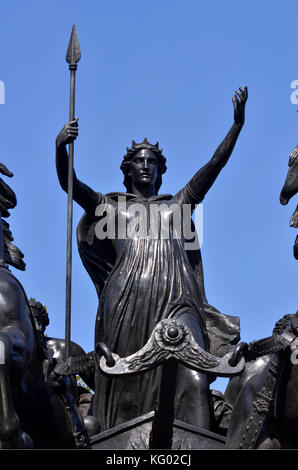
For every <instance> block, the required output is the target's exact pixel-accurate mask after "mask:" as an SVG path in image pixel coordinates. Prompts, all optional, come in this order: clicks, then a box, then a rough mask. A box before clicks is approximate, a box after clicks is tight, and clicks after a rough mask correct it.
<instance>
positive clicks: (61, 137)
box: [56, 119, 99, 216]
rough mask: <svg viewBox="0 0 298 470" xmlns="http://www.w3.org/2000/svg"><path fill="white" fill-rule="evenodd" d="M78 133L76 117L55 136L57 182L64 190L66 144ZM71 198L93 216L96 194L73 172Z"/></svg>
mask: <svg viewBox="0 0 298 470" xmlns="http://www.w3.org/2000/svg"><path fill="white" fill-rule="evenodd" d="M78 133H79V128H78V119H74V120H73V121H70V122H68V123H67V124H65V126H64V127H63V129H62V130H61V131H60V132H59V134H58V136H57V138H56V169H57V174H58V179H59V183H60V185H61V187H62V189H63V190H64V191H66V192H67V188H68V153H67V150H66V145H67V144H69V143H70V142H73V141H74V140H75V139H76V138H77V136H78ZM73 199H74V201H76V202H77V203H78V204H79V205H80V206H81V207H82V208H83V209H84V210H85V211H86V212H87V213H88V214H90V215H91V216H94V214H95V209H96V207H97V205H98V202H99V196H98V194H97V193H96V192H95V191H93V189H91V188H90V187H89V186H87V185H86V184H85V183H82V182H81V181H80V180H78V178H77V177H76V174H75V171H74V172H73Z"/></svg>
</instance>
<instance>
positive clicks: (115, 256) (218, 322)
mask: <svg viewBox="0 0 298 470" xmlns="http://www.w3.org/2000/svg"><path fill="white" fill-rule="evenodd" d="M119 197H121V198H122V199H123V198H125V204H126V208H124V209H123V208H122V207H121V206H120V205H119V204H118V202H119ZM201 199H202V198H201V197H200V195H199V194H198V191H197V188H195V187H194V186H191V184H190V183H188V184H187V185H186V186H185V187H184V188H183V189H182V190H181V191H179V193H177V194H176V195H175V196H171V195H168V194H165V195H156V196H153V197H150V198H149V199H144V198H140V197H138V196H136V195H134V194H129V193H110V194H107V195H103V194H100V193H99V206H100V207H101V211H100V215H98V216H94V217H91V216H90V215H88V214H86V213H85V214H84V215H83V217H82V219H81V221H80V223H79V225H78V228H77V241H78V249H79V253H80V256H81V259H82V262H83V264H84V266H85V268H86V269H87V271H88V273H89V275H90V277H91V279H92V281H93V283H94V285H95V288H96V290H97V294H98V297H99V307H98V312H97V318H96V325H95V343H96V342H98V341H103V342H104V343H106V344H107V346H108V347H109V348H110V350H111V351H112V352H115V353H117V354H118V355H119V356H120V357H125V356H129V355H130V354H133V353H135V352H136V351H138V350H139V349H141V348H142V347H143V346H144V345H145V343H146V342H147V341H148V339H149V337H150V335H151V333H152V330H153V328H154V327H155V325H156V324H157V323H158V322H159V321H160V320H162V319H165V318H173V319H177V320H179V319H180V321H182V322H183V323H185V324H186V325H187V326H188V327H190V328H191V330H192V333H193V334H194V336H195V338H196V340H197V341H198V343H199V344H200V345H201V346H202V347H204V348H205V349H206V350H208V351H210V352H212V353H214V354H217V355H220V356H222V355H223V354H225V353H226V352H228V351H229V349H230V348H231V346H232V345H233V344H236V343H237V341H238V340H239V321H238V317H232V316H226V315H223V314H221V313H220V312H218V311H217V310H216V309H215V308H214V307H212V306H210V305H209V304H208V302H207V300H206V296H205V290H204V281H203V271H202V261H201V254H200V250H199V249H198V248H196V249H193V250H189V251H187V250H185V241H186V240H185V238H184V237H183V230H181V235H182V236H181V238H179V237H177V236H175V233H176V232H175V227H174V225H175V223H176V224H177V221H176V222H175V220H176V219H175V217H174V208H175V210H176V209H177V206H178V207H179V208H181V210H182V207H183V205H184V204H190V205H191V207H192V209H193V208H194V206H195V204H197V203H198V202H200V200H201ZM136 203H137V204H140V205H141V206H142V208H143V212H144V213H145V214H147V219H146V220H147V221H148V220H150V210H151V209H152V206H153V205H155V206H158V207H160V206H161V205H163V208H164V210H162V211H159V212H158V217H157V219H155V221H156V220H157V221H158V224H157V233H155V238H152V237H151V236H150V227H147V229H146V233H145V234H143V235H144V236H143V237H142V236H139V235H138V236H134V235H132V236H130V237H128V236H126V238H121V237H120V238H119V233H117V228H118V227H119V225H120V218H121V223H122V224H123V223H124V226H126V228H128V227H129V225H130V224H131V223H132V222H133V215H132V214H133V211H130V210H129V209H130V208H131V207H132V205H133V204H136ZM103 214H110V216H111V217H114V216H115V218H116V225H115V227H116V229H115V238H113V239H109V238H106V239H99V238H98V236H97V228H98V225H97V224H98V223H99V221H100V220H102V217H103ZM163 224H169V225H168V227H169V231H168V236H167V237H164V236H163V235H162V230H163ZM135 228H140V227H138V225H137V224H136V225H135ZM155 229H156V227H155ZM156 235H157V236H156ZM187 241H189V240H187ZM179 367H180V368H183V366H179ZM184 369H185V368H184ZM183 374H184V375H183ZM183 374H181V375H180V376H181V377H183V380H180V382H181V383H180V392H179V393H178V395H179V397H180V399H178V400H177V405H176V409H177V416H176V417H179V418H183V417H185V416H187V411H186V409H188V410H190V412H189V413H188V414H190V413H191V412H192V410H196V409H197V410H199V409H201V410H203V409H204V408H206V407H207V408H208V406H209V405H208V397H207V393H208V383H207V379H206V377H205V376H204V377H202V374H198V373H195V372H193V371H190V370H186V371H185V370H184V372H183ZM199 376H200V379H199V380H198V377H199ZM159 378H160V368H157V369H155V370H153V371H150V372H147V373H145V374H142V375H140V376H134V377H122V378H111V377H106V376H104V375H103V374H101V373H100V372H99V371H97V372H96V380H95V381H96V388H95V396H94V403H93V414H94V415H95V416H96V417H97V418H98V419H99V421H100V425H101V430H104V429H109V428H111V427H113V426H115V425H117V424H120V423H122V422H125V421H128V420H130V419H133V418H135V417H138V416H140V415H142V414H144V413H146V412H148V411H151V410H153V409H154V406H155V403H156V399H157V392H158V383H159ZM178 379H179V376H178ZM182 381H183V383H182ZM199 382H200V387H199V389H197V388H196V386H197V385H196V384H197V383H199ZM199 395H200V396H199ZM196 404H197V405H198V406H197V405H196ZM191 419H192V418H191V417H190V420H191ZM207 421H208V420H207V418H206V419H201V418H200V417H199V418H198V422H197V423H194V422H193V424H198V425H204V426H208V424H206V423H207Z"/></svg>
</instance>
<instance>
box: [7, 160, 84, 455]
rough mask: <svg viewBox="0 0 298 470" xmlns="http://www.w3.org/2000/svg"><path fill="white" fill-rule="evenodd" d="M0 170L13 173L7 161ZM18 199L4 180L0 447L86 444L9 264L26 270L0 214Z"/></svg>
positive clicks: (66, 384)
mask: <svg viewBox="0 0 298 470" xmlns="http://www.w3.org/2000/svg"><path fill="white" fill-rule="evenodd" d="M0 172H1V173H2V174H4V175H5V176H9V177H11V176H12V173H11V172H10V171H9V170H8V169H7V168H6V167H5V166H4V165H3V164H0ZM16 202H17V201H16V196H15V193H14V192H13V191H12V189H11V188H10V187H9V186H8V185H7V184H6V183H5V182H4V181H3V180H2V179H0V211H1V213H0V292H1V297H0V385H1V393H0V448H2V449H3V448H32V447H34V448H64V447H70V448H75V447H83V448H86V447H87V446H89V437H88V436H87V433H86V430H85V428H84V425H83V422H82V420H81V418H80V416H79V414H78V413H77V411H76V408H75V403H74V399H73V397H72V395H71V390H70V388H71V387H70V380H69V378H68V377H62V376H60V375H59V374H56V373H55V372H54V367H55V363H54V361H53V357H52V356H51V354H50V351H49V349H48V348H47V345H46V341H45V338H42V333H40V332H39V330H38V328H37V325H36V323H35V321H34V319H33V315H32V311H31V308H30V305H29V301H28V298H27V296H26V293H25V291H24V288H23V286H22V285H21V284H20V282H19V281H18V279H17V278H16V277H15V276H14V275H13V274H12V273H11V271H10V269H9V267H8V265H11V266H14V267H15V268H17V269H21V270H24V269H25V263H24V261H23V253H22V252H21V251H20V250H19V249H18V248H17V247H16V246H15V245H14V244H13V243H12V241H13V236H12V233H11V231H10V227H9V224H8V223H7V222H6V221H3V220H2V217H1V215H2V216H3V217H8V216H9V215H10V213H9V210H10V209H12V208H14V207H15V205H16ZM50 376H52V378H51V380H48V379H49V377H50Z"/></svg>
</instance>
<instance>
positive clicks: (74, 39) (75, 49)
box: [66, 24, 81, 65]
mask: <svg viewBox="0 0 298 470" xmlns="http://www.w3.org/2000/svg"><path fill="white" fill-rule="evenodd" d="M80 58H81V50H80V44H79V40H78V35H77V29H76V25H75V24H74V25H73V27H72V31H71V35H70V40H69V43H68V48H67V52H66V62H68V63H69V64H70V65H75V64H77V63H78V62H79V60H80Z"/></svg>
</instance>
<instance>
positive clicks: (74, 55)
mask: <svg viewBox="0 0 298 470" xmlns="http://www.w3.org/2000/svg"><path fill="white" fill-rule="evenodd" d="M80 58H81V51H80V45H79V41H78V36H77V30H76V27H75V25H73V27H72V32H71V36H70V40H69V44H68V48H67V52H66V62H68V64H69V70H70V100H69V121H73V120H74V115H75V84H76V70H77V63H78V62H79V60H80ZM68 150H69V158H68V197H67V252H66V300H65V361H66V360H67V359H68V358H69V355H70V324H71V268H72V198H73V155H74V143H73V142H71V143H70V144H69V149H68Z"/></svg>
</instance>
